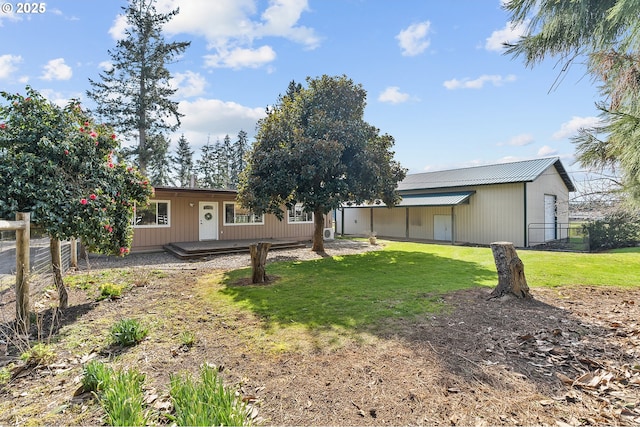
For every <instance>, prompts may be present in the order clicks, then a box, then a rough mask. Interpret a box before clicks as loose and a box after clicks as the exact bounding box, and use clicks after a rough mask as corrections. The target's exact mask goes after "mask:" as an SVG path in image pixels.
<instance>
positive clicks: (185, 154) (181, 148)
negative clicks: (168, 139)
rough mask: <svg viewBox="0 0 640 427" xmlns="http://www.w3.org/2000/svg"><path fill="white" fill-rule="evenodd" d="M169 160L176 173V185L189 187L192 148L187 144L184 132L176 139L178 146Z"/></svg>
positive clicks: (191, 168) (191, 172)
mask: <svg viewBox="0 0 640 427" xmlns="http://www.w3.org/2000/svg"><path fill="white" fill-rule="evenodd" d="M171 162H172V163H173V164H174V165H175V167H174V171H175V172H176V173H177V177H176V178H177V179H178V185H179V186H180V187H189V186H190V185H191V176H192V175H193V172H194V170H193V150H191V147H190V146H189V141H187V139H186V138H185V137H184V134H182V135H181V136H180V138H179V139H178V147H177V148H176V155H175V156H173V157H171Z"/></svg>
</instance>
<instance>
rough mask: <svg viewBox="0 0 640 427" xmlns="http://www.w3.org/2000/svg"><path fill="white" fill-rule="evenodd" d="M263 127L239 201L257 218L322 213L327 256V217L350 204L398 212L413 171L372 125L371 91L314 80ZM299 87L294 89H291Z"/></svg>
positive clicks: (335, 80)
mask: <svg viewBox="0 0 640 427" xmlns="http://www.w3.org/2000/svg"><path fill="white" fill-rule="evenodd" d="M307 83H308V87H307V88H306V89H305V88H300V89H299V90H296V91H293V93H291V94H287V95H285V96H281V97H280V99H279V102H278V104H277V105H276V106H275V107H273V108H272V109H270V110H268V114H267V116H266V117H265V118H263V119H261V120H260V121H259V122H258V134H257V136H256V142H255V144H254V146H253V148H252V149H251V151H250V153H249V156H248V163H247V168H246V169H245V170H244V171H243V173H242V174H241V180H240V187H239V194H238V199H239V201H240V203H241V204H242V205H243V206H244V207H245V208H248V209H250V210H251V211H253V212H255V213H258V214H260V213H266V212H268V213H273V214H275V215H276V216H277V217H278V218H279V219H282V218H283V217H284V210H283V207H285V206H286V207H291V206H293V205H295V204H296V203H302V204H303V206H304V210H305V211H306V212H313V214H314V224H315V227H314V236H313V248H312V250H314V251H316V252H322V251H324V243H323V237H322V231H323V227H324V216H325V215H326V214H327V213H329V212H330V211H331V210H332V209H337V208H338V207H340V205H341V204H342V203H344V202H355V203H361V202H364V201H374V200H376V201H377V200H382V201H383V202H384V203H386V204H387V206H389V207H392V206H394V205H395V204H396V203H397V202H398V201H399V200H400V197H399V195H398V193H397V192H396V187H397V184H398V181H401V180H402V179H404V177H405V173H406V171H405V169H403V168H402V167H401V166H400V164H399V163H398V162H396V161H395V160H393V154H394V153H393V151H391V148H392V147H393V143H394V140H393V137H391V136H390V135H386V134H385V135H380V134H379V130H378V129H377V128H375V127H373V126H371V125H370V124H368V123H367V122H365V121H364V119H363V115H364V107H365V99H366V92H365V90H364V89H363V88H362V86H361V85H356V84H354V82H353V81H352V80H351V79H349V78H347V77H346V76H340V77H329V76H326V75H324V76H322V77H320V78H316V79H311V78H307ZM290 87H291V85H290Z"/></svg>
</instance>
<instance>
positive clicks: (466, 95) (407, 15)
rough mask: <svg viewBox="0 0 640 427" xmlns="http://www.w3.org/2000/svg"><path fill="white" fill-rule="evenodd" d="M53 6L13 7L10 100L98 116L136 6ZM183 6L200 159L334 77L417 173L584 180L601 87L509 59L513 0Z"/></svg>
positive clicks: (184, 63) (174, 32)
mask: <svg viewBox="0 0 640 427" xmlns="http://www.w3.org/2000/svg"><path fill="white" fill-rule="evenodd" d="M42 4H43V8H44V9H45V11H44V13H33V11H31V12H32V13H20V14H19V13H16V12H17V9H18V8H19V7H20V4H19V3H18V2H14V1H9V2H6V1H4V0H1V1H0V6H2V12H0V40H2V44H1V45H0V90H5V91H10V92H24V88H25V85H30V86H32V87H33V88H34V89H36V90H39V91H40V92H42V93H43V94H44V95H45V96H47V97H48V98H49V99H50V100H52V101H54V102H58V103H65V102H66V100H69V99H71V98H80V99H81V100H83V101H86V103H87V105H88V106H89V107H91V104H90V102H89V101H88V100H87V99H86V96H85V91H86V90H87V89H89V87H90V85H89V80H88V79H89V78H92V79H94V80H95V79H98V78H99V76H98V74H99V73H100V71H102V70H103V69H104V67H106V66H108V61H109V59H110V57H109V55H108V53H107V51H108V50H109V49H113V48H114V47H115V40H116V39H117V38H118V37H120V36H121V35H122V34H123V28H124V27H123V20H122V17H121V16H120V14H121V12H122V9H121V7H122V6H125V5H126V1H123V0H118V1H116V0H109V1H104V0H83V1H78V0H50V1H47V2H44V3H42ZM7 5H9V6H7ZM178 6H179V7H180V14H179V15H178V16H177V17H175V18H174V19H173V21H171V23H170V24H168V25H167V26H166V27H165V33H166V36H167V39H168V40H179V41H191V42H192V43H191V46H190V47H189V48H188V50H187V51H186V53H185V54H184V56H183V57H182V58H181V59H180V61H178V62H176V63H175V64H171V65H170V67H169V69H170V71H171V73H172V75H173V77H174V81H173V85H174V87H176V88H178V92H177V96H176V100H177V101H179V102H180V111H181V112H182V113H183V114H184V115H185V117H184V118H183V119H182V127H181V128H180V130H179V131H178V133H177V134H176V135H173V136H172V147H173V146H175V142H176V140H177V137H178V136H179V135H180V134H181V133H184V134H185V136H186V137H187V139H188V141H189V142H190V144H191V146H192V147H193V148H194V149H196V151H198V150H199V147H201V146H202V145H203V144H204V143H205V142H206V140H207V138H208V137H209V138H211V140H212V141H215V140H216V139H217V138H220V139H222V138H223V137H224V135H225V134H229V135H230V136H231V138H232V140H234V139H235V136H236V135H237V134H238V132H239V131H240V130H245V131H246V132H248V133H249V135H250V136H253V135H254V133H255V125H256V121H257V120H258V119H259V118H261V117H263V115H264V110H265V107H266V106H267V105H270V104H273V103H274V102H275V101H276V100H277V98H278V95H279V94H282V93H284V92H285V91H286V88H287V85H288V83H289V82H290V81H291V80H295V81H297V82H304V80H305V78H306V77H307V76H311V77H318V76H321V75H323V74H328V75H342V74H345V75H347V76H348V77H349V78H351V79H353V80H354V81H355V82H356V83H359V84H361V85H362V86H363V88H364V89H365V90H366V91H367V107H366V110H365V119H366V120H367V121H368V122H369V123H371V124H372V125H374V126H376V127H378V128H380V130H381V132H383V133H389V134H390V135H392V136H393V137H394V138H395V141H396V145H395V151H396V159H397V160H399V161H400V162H401V163H402V165H403V166H405V167H406V168H408V169H409V172H411V173H413V172H424V171H430V170H439V169H449V168H455V167H465V166H473V165H480V164H486V163H495V162H503V161H510V160H521V159H531V158H537V157H547V156H560V157H561V158H562V160H563V163H564V164H565V166H566V167H567V168H568V169H569V170H570V171H578V170H579V167H578V165H575V164H574V147H573V145H572V144H571V143H570V137H571V136H572V135H575V133H576V131H577V129H578V128H580V127H584V126H589V125H592V124H594V123H595V122H596V121H597V110H596V108H595V106H594V103H595V101H597V100H598V99H599V96H598V93H597V88H596V86H595V85H594V83H593V82H592V81H591V79H590V78H589V76H587V75H586V74H585V71H584V68H583V67H582V66H581V65H580V64H577V65H574V66H573V67H572V68H571V69H570V70H569V72H568V73H561V70H560V69H561V64H560V65H558V64H557V61H556V60H555V59H550V60H547V61H545V62H543V63H542V64H540V65H538V66H536V67H535V68H533V69H531V68H526V67H525V66H524V64H523V61H522V60H521V59H513V58H511V57H507V56H505V55H503V53H502V48H501V47H500V45H501V42H503V41H507V40H514V39H515V37H516V36H517V35H518V34H520V33H521V31H522V29H521V28H512V26H511V25H510V23H509V22H508V15H507V13H506V12H505V11H504V10H503V9H502V8H501V0H455V1H446V2H444V1H436V0H431V1H429V0H269V1H266V0H158V3H157V8H158V10H159V11H168V10H170V9H173V8H175V7H178ZM7 9H13V12H8V11H7ZM23 9H24V8H23ZM23 12H25V10H23ZM564 74H566V76H565V75H564ZM559 76H560V78H562V79H563V80H562V83H561V84H560V85H559V86H558V87H556V88H554V83H555V82H556V79H557V78H558V77H559Z"/></svg>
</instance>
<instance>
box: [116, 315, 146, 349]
mask: <svg viewBox="0 0 640 427" xmlns="http://www.w3.org/2000/svg"><path fill="white" fill-rule="evenodd" d="M148 334H149V329H148V328H147V327H145V326H143V325H142V324H141V323H140V322H139V321H138V320H136V319H122V320H120V321H118V322H117V323H116V324H115V325H113V326H112V327H111V340H112V342H113V343H114V344H119V345H121V346H123V347H130V346H132V345H136V344H138V343H139V342H140V341H142V340H143V339H145V337H146V336H147V335H148Z"/></svg>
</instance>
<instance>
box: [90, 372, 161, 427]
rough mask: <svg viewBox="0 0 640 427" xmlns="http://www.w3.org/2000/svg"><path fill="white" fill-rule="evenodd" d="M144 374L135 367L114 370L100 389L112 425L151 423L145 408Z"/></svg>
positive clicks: (108, 422)
mask: <svg viewBox="0 0 640 427" xmlns="http://www.w3.org/2000/svg"><path fill="white" fill-rule="evenodd" d="M144 379H145V376H144V374H142V373H140V372H138V371H137V370H135V369H132V370H118V371H116V372H113V371H112V374H111V376H110V380H108V381H107V382H106V383H104V388H103V389H102V390H100V391H99V394H98V395H99V398H100V403H101V405H102V407H103V408H104V410H105V412H106V414H107V415H106V418H107V419H106V422H107V424H109V425H112V426H142V425H148V424H149V421H150V419H149V414H148V413H147V411H145V409H144V394H143V392H142V384H143V383H144Z"/></svg>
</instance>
